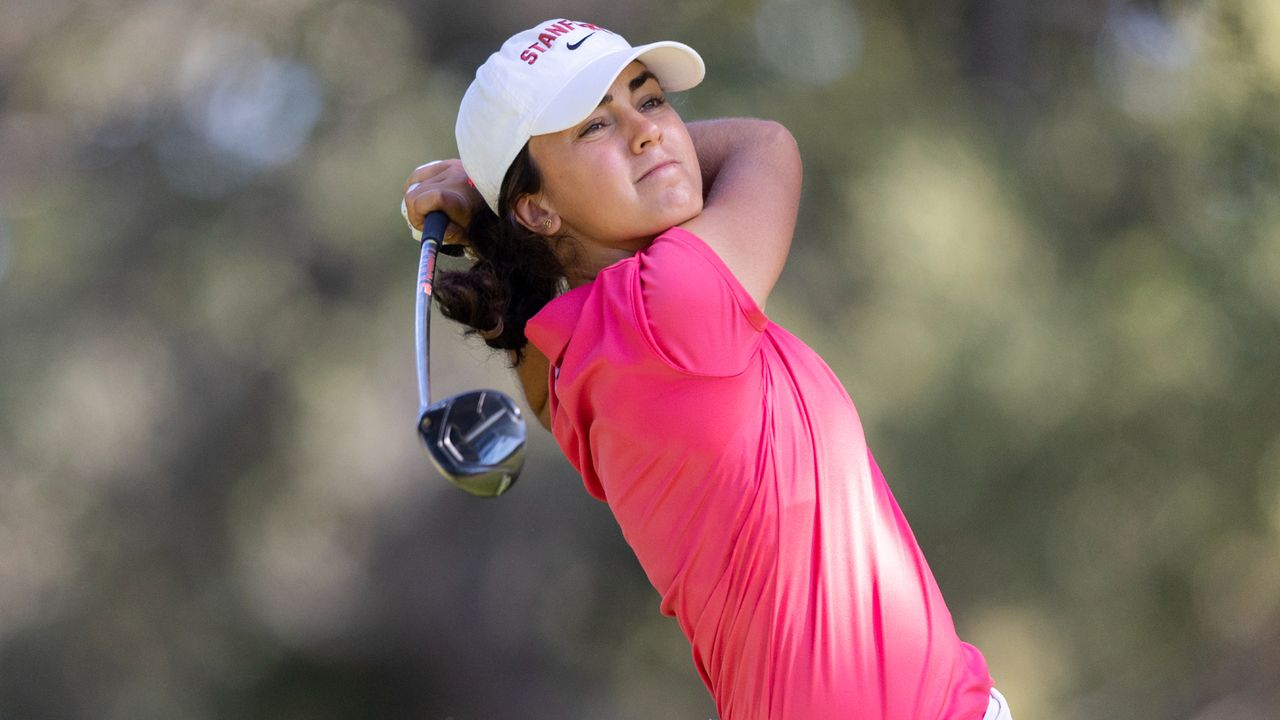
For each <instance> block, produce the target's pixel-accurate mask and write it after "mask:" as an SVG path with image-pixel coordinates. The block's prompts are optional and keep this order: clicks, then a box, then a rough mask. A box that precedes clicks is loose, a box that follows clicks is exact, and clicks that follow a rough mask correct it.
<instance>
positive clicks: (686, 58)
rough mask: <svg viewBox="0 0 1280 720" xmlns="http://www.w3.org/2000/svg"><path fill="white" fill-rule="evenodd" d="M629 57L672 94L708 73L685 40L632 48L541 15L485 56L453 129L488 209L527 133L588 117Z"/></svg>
mask: <svg viewBox="0 0 1280 720" xmlns="http://www.w3.org/2000/svg"><path fill="white" fill-rule="evenodd" d="M633 60H639V61H640V62H642V63H644V64H645V66H646V67H648V69H649V71H650V72H652V73H653V74H654V75H655V76H657V78H658V82H659V83H661V85H662V87H663V89H664V90H668V91H672V92H678V91H680V90H688V89H689V88H692V87H694V86H695V85H697V84H698V83H700V82H702V78H703V76H704V75H705V74H706V66H705V65H704V64H703V62H702V58H701V57H700V56H699V55H698V53H697V52H695V51H694V49H693V48H691V47H689V46H688V45H685V44H683V43H678V42H656V43H649V44H648V45H639V46H636V47H632V46H631V44H630V43H628V42H627V41H626V40H625V39H623V37H622V36H621V35H618V34H616V33H613V32H610V31H609V30H606V29H604V28H602V27H600V26H598V25H593V24H591V23H586V22H580V21H578V20H547V21H546V22H543V23H540V24H538V25H535V26H534V27H532V28H530V29H528V30H525V31H524V32H521V33H517V34H515V35H513V36H511V38H510V39H509V40H507V41H506V42H505V43H503V45H502V49H500V50H498V52H496V53H494V54H493V55H490V56H489V59H488V60H486V61H485V63H484V64H483V65H481V66H480V69H478V70H476V79H475V80H474V81H472V83H471V87H469V88H467V93H466V95H464V96H463V98H462V105H461V106H460V107H459V108H458V124H457V127H456V129H455V133H456V135H457V140H458V155H459V157H460V158H461V159H462V166H463V168H464V169H465V170H466V171H467V175H468V176H469V177H470V178H471V182H472V183H474V184H475V186H476V189H477V190H479V191H480V194H481V195H482V196H484V201H485V202H486V203H488V205H489V208H490V209H491V210H493V211H494V212H495V213H496V212H498V193H499V192H500V191H501V188H502V180H503V178H504V177H505V176H506V174H507V169H508V168H510V167H511V162H512V161H513V160H515V158H516V155H518V154H519V153H520V149H521V148H522V147H524V144H525V143H526V142H528V141H529V138H531V137H533V136H534V135H544V134H547V133H554V132H559V131H561V130H564V129H566V128H569V127H573V125H575V124H576V123H579V122H581V121H583V120H584V119H586V117H587V116H588V115H590V114H591V111H592V110H594V109H595V108H596V106H598V105H599V104H600V99H601V98H602V97H604V94H605V93H606V92H607V91H608V90H609V86H610V85H612V84H613V81H614V80H615V79H617V77H618V73H620V72H622V70H623V68H625V67H626V66H627V65H628V64H629V63H631V61H633Z"/></svg>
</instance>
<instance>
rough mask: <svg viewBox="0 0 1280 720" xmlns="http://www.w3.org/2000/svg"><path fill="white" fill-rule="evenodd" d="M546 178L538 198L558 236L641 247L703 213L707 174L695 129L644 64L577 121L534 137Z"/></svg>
mask: <svg viewBox="0 0 1280 720" xmlns="http://www.w3.org/2000/svg"><path fill="white" fill-rule="evenodd" d="M529 154H530V157H531V158H532V160H533V164H534V166H535V167H537V169H538V172H539V174H540V175H541V176H542V192H541V193H540V195H541V202H540V204H541V205H542V206H543V207H544V208H545V209H547V210H550V211H551V212H553V213H554V214H555V215H558V216H559V220H560V227H559V228H558V230H557V234H567V235H569V236H570V237H573V238H575V239H577V240H579V241H580V242H582V243H584V244H592V243H594V244H596V245H599V246H603V247H604V248H609V249H618V250H625V251H629V252H635V251H638V250H641V249H643V248H644V247H646V246H647V245H648V243H649V242H650V241H652V239H653V238H654V237H655V236H657V235H658V234H659V233H661V232H662V231H664V230H666V229H667V228H670V227H672V226H674V225H679V224H680V223H682V222H685V221H687V220H689V219H691V218H693V217H695V216H697V215H698V213H700V212H702V173H701V170H700V169H699V166H698V157H697V154H696V153H695V152H694V149H693V142H692V141H691V140H690V139H689V132H688V130H687V129H686V128H685V126H684V121H682V120H681V119H680V115H679V114H678V113H676V111H675V108H673V107H671V106H670V105H668V104H667V102H666V95H665V94H664V93H663V91H662V88H661V86H659V84H658V79H657V78H656V77H654V76H653V75H652V74H651V73H650V72H649V71H648V69H646V68H645V66H644V65H642V64H641V63H639V62H633V63H631V64H630V65H628V66H627V67H626V68H625V69H623V71H622V73H621V74H619V75H618V78H617V80H615V81H614V82H613V85H612V86H611V87H610V88H609V91H608V93H607V94H606V95H605V96H604V98H603V99H602V100H601V102H600V105H599V106H598V107H596V109H595V110H594V111H593V112H592V113H591V115H589V116H588V117H587V118H586V119H585V120H583V121H582V122H580V123H578V124H577V125H575V126H573V127H571V128H569V129H567V130H562V131H561V132H558V133H552V134H550V135H538V136H535V137H533V138H531V139H530V140H529Z"/></svg>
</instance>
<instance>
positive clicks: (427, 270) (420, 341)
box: [414, 210, 449, 413]
mask: <svg viewBox="0 0 1280 720" xmlns="http://www.w3.org/2000/svg"><path fill="white" fill-rule="evenodd" d="M448 227H449V217H448V216H447V215H445V214H444V213H443V212H440V211H439V210H436V211H435V212H431V213H427V217H426V218H425V219H424V220H423V221H422V254H421V256H420V257H419V259H418V288H417V294H418V302H417V304H416V310H415V318H414V326H415V328H416V332H415V333H414V335H415V340H416V343H417V350H418V412H419V413H422V412H423V411H424V410H426V409H427V406H428V405H430V404H431V352H430V351H431V292H432V289H433V285H434V283H435V279H436V252H437V251H438V250H439V249H440V243H441V242H443V240H444V231H445V229H446V228H448Z"/></svg>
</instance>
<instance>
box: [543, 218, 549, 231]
mask: <svg viewBox="0 0 1280 720" xmlns="http://www.w3.org/2000/svg"><path fill="white" fill-rule="evenodd" d="M542 229H543V230H550V229H551V218H542Z"/></svg>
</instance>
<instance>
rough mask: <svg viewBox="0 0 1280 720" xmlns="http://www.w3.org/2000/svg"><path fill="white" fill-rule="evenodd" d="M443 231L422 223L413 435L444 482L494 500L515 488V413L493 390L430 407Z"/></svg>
mask: <svg viewBox="0 0 1280 720" xmlns="http://www.w3.org/2000/svg"><path fill="white" fill-rule="evenodd" d="M448 226H449V218H448V216H446V215H445V214H444V213H443V212H440V211H436V212H432V213H429V214H428V215H427V217H426V219H425V220H424V221H423V223H422V254H421V256H420V258H419V261H418V287H417V289H416V294H417V297H418V301H417V310H416V318H415V320H416V338H415V339H416V341H417V352H418V403H419V405H418V407H419V414H418V434H419V435H420V436H421V437H422V442H423V444H425V445H426V446H427V454H428V455H430V457H431V461H432V462H433V463H434V464H435V466H436V469H438V470H439V471H440V474H441V475H443V476H444V477H445V479H446V480H448V481H449V482H451V483H453V484H454V485H456V486H458V487H460V488H462V489H463V490H465V491H467V492H469V493H471V494H472V495H478V496H481V497H497V496H499V495H501V494H502V493H504V492H506V491H507V490H508V489H509V488H510V487H511V485H512V484H513V483H515V481H516V478H517V477H519V476H520V468H521V467H522V466H523V465H524V446H525V439H526V437H527V435H528V431H527V429H526V427H525V422H524V418H523V417H522V415H521V412H520V407H519V406H518V405H516V403H515V401H514V400H512V399H511V398H510V397H509V396H507V395H506V394H505V393H502V392H499V391H497V390H472V391H470V392H465V393H462V394H460V395H454V396H452V397H447V398H445V399H443V400H438V401H436V402H435V403H432V402H431V357H430V343H431V292H432V285H433V283H434V282H435V271H436V253H437V251H438V250H439V249H440V244H441V242H442V241H443V239H444V232H445V229H446V228H447V227H448ZM450 249H452V248H450Z"/></svg>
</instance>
